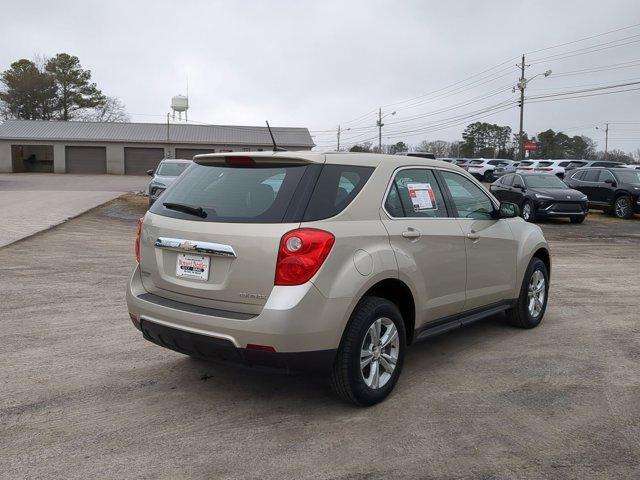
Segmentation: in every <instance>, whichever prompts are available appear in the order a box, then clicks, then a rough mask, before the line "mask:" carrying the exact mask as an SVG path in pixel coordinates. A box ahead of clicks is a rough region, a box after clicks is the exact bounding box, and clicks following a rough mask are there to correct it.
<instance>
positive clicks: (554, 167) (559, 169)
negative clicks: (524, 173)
mask: <svg viewBox="0 0 640 480" xmlns="http://www.w3.org/2000/svg"><path fill="white" fill-rule="evenodd" d="M570 163H571V160H541V161H539V162H538V165H537V166H536V168H534V169H533V170H534V172H539V173H550V174H551V175H555V176H556V177H558V178H560V179H562V178H564V172H565V168H566V167H567V166H568V165H569V164H570Z"/></svg>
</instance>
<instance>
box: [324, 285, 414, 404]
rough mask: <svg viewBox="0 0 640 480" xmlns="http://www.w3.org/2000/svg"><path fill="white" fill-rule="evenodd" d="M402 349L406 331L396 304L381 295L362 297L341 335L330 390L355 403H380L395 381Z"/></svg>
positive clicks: (400, 364)
mask: <svg viewBox="0 0 640 480" xmlns="http://www.w3.org/2000/svg"><path fill="white" fill-rule="evenodd" d="M376 332H377V333H376ZM376 334H377V338H376ZM385 342H386V346H383V345H384V344H385ZM405 350H406V332H405V328H404V322H403V320H402V315H401V314H400V311H399V310H398V307H396V306H395V305H394V304H393V303H391V302H390V301H388V300H385V299H384V298H379V297H365V298H363V299H362V300H361V301H360V303H359V304H358V305H357V306H356V308H355V310H354V311H353V314H352V315H351V319H350V321H349V324H348V325H347V328H346V330H345V332H344V334H343V335H342V341H341V342H340V347H339V349H338V353H337V356H336V360H335V363H334V365H333V372H332V374H331V386H332V388H333V390H334V391H335V392H336V394H337V395H338V396H339V397H340V398H342V399H343V400H345V401H347V402H350V403H353V404H356V405H360V406H369V405H374V404H376V403H378V402H381V401H382V400H384V399H385V398H386V397H387V396H388V395H389V394H390V393H391V391H392V390H393V388H394V387H395V385H396V383H397V381H398V377H399V376H400V372H401V371H402V364H403V362H404V355H405ZM367 362H368V363H367ZM389 369H391V370H392V371H391V372H389ZM376 385H377V387H376Z"/></svg>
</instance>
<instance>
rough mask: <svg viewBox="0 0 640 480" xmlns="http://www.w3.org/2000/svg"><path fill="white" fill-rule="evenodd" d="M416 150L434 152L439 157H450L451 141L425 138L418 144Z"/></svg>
mask: <svg viewBox="0 0 640 480" xmlns="http://www.w3.org/2000/svg"><path fill="white" fill-rule="evenodd" d="M416 151H417V152H428V153H433V154H434V155H435V156H436V157H437V158H443V157H448V156H450V153H451V142H446V141H444V140H436V141H433V142H430V141H428V140H423V141H422V142H420V143H419V144H418V145H417V146H416Z"/></svg>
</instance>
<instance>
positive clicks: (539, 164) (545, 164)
mask: <svg viewBox="0 0 640 480" xmlns="http://www.w3.org/2000/svg"><path fill="white" fill-rule="evenodd" d="M551 165H553V162H538V166H539V167H550V166H551Z"/></svg>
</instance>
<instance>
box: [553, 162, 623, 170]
mask: <svg viewBox="0 0 640 480" xmlns="http://www.w3.org/2000/svg"><path fill="white" fill-rule="evenodd" d="M623 166H624V163H620V162H610V161H607V160H572V161H571V163H570V164H569V165H567V166H566V167H565V173H566V171H568V170H574V169H576V168H587V167H607V168H618V167H623Z"/></svg>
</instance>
